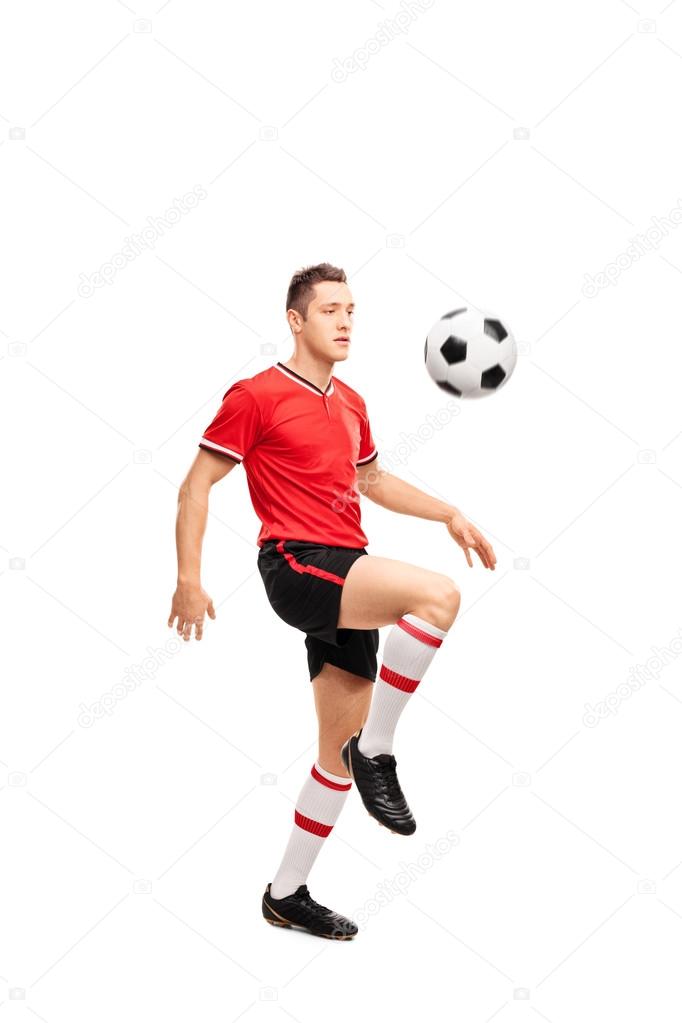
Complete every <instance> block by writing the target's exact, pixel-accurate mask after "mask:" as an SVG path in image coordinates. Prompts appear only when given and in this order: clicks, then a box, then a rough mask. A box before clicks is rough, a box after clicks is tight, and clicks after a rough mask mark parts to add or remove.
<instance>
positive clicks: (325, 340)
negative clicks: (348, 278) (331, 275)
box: [298, 281, 355, 362]
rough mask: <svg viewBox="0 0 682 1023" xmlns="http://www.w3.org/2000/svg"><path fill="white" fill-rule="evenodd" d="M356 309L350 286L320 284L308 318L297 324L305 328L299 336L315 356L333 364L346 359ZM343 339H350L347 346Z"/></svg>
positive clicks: (312, 300)
mask: <svg viewBox="0 0 682 1023" xmlns="http://www.w3.org/2000/svg"><path fill="white" fill-rule="evenodd" d="M354 307H355V304H354V302H353V296H352V294H351V290H350V288H349V287H348V285H347V284H342V283H339V282H338V281H320V283H319V284H316V285H315V296H314V298H312V299H311V300H310V304H309V306H308V313H307V318H306V319H305V320H301V319H300V318H299V320H298V322H299V325H300V326H301V327H302V332H301V334H300V335H298V336H299V337H302V339H303V340H304V341H305V343H306V345H307V346H308V347H309V348H310V350H311V352H313V353H314V354H315V355H318V356H321V357H323V358H328V359H329V360H330V361H332V362H338V361H341V360H344V359H347V358H348V350H349V347H350V336H351V333H352V331H353V309H354ZM344 338H345V339H347V340H346V342H345V343H343V341H342V339H344Z"/></svg>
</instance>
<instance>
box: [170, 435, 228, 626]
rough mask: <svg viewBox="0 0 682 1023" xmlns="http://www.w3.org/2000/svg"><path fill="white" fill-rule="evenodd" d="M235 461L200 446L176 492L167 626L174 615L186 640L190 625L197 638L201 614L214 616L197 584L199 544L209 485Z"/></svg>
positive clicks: (199, 576) (211, 605)
mask: <svg viewBox="0 0 682 1023" xmlns="http://www.w3.org/2000/svg"><path fill="white" fill-rule="evenodd" d="M236 465H238V462H235V461H233V460H232V459H231V458H228V457H227V456H226V455H218V454H213V453H212V452H210V451H206V450H204V449H203V448H200V449H199V452H198V454H197V456H196V458H195V459H194V463H193V464H192V466H191V468H190V470H189V472H188V473H187V476H186V477H185V479H184V480H183V482H182V484H181V485H180V490H179V492H178V511H177V518H176V522H175V543H176V547H177V554H178V579H177V586H176V590H175V593H174V594H173V602H172V606H171V613H170V617H169V619H168V627H169V628H172V627H173V622H174V621H175V619H176V618H177V631H178V634H180V635H182V638H183V639H184V640H189V639H190V636H191V634H192V625H194V634H195V637H196V639H201V637H202V635H203V629H204V615H205V614H206V612H208V615H209V617H210V618H215V616H216V615H215V610H214V608H213V601H212V600H211V598H210V597H209V595H208V594H207V593H206V591H205V590H204V589H203V588H202V585H201V546H202V543H203V539H204V533H205V531H206V520H207V518H208V498H209V493H210V491H211V487H212V486H213V484H214V483H217V482H218V480H221V479H222V478H223V477H224V476H226V475H227V474H228V473H229V472H231V471H232V469H234V467H235V466H236Z"/></svg>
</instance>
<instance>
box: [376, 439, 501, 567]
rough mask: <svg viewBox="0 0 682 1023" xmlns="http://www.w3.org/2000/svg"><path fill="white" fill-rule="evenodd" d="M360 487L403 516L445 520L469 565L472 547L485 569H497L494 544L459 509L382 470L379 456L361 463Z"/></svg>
mask: <svg viewBox="0 0 682 1023" xmlns="http://www.w3.org/2000/svg"><path fill="white" fill-rule="evenodd" d="M357 488H358V491H359V493H360V494H364V495H366V496H367V497H369V498H370V500H371V501H374V503H375V504H379V505H381V507H382V508H386V509H388V511H394V512H399V513H400V514H402V515H414V516H416V517H417V518H420V519H431V520H432V521H434V522H444V523H445V524H446V526H447V529H448V533H449V534H450V536H451V537H452V539H453V540H454V541H455V542H456V543H457V544H459V546H460V547H461V548H462V550H463V551H464V553H465V555H466V559H467V563H468V565H469V567H472V565H473V562H472V560H471V555H470V553H469V548H470V547H471V548H472V549H473V550H475V551H476V553H477V554H478V556H479V558H480V559H481V561H482V563H483V565H484V567H485V568H490V569H492V570H494V569H495V565H496V563H497V559H496V557H495V552H494V551H493V548H492V546H491V545H490V543H489V542H488V541H487V540H486V539H485V537H484V536H483V534H482V533H480V532H479V530H478V529H476V527H475V526H474V525H472V523H471V522H469V521H468V520H467V519H466V518H465V517H464V515H462V513H461V512H460V510H459V509H458V508H455V506H454V505H453V504H448V503H447V502H446V501H441V500H440V499H439V498H437V497H432V496H431V494H427V493H425V492H424V491H423V490H420V489H419V488H418V487H413V486H412V484H411V483H408V482H407V481H406V480H403V479H401V478H400V477H399V476H394V475H393V474H392V473H390V472H387V471H386V469H382V468H381V466H380V465H379V460H378V458H375V459H374V461H373V462H369V463H368V464H367V465H363V466H359V467H358V472H357Z"/></svg>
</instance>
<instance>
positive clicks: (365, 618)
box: [338, 554, 454, 629]
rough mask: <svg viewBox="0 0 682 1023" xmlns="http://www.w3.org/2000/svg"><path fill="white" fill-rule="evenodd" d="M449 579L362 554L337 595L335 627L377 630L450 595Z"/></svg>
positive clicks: (428, 571)
mask: <svg viewBox="0 0 682 1023" xmlns="http://www.w3.org/2000/svg"><path fill="white" fill-rule="evenodd" d="M453 587H454V583H453V581H452V579H450V578H449V577H448V576H446V575H442V574H441V573H440V572H432V571H431V570H430V569H428V568H420V567H419V566H418V565H411V564H409V563H408V562H405V561H398V560H396V559H394V558H377V557H375V556H374V555H372V554H366V555H364V556H363V557H361V558H358V559H357V561H355V562H354V563H353V564H352V565H351V567H350V568H349V570H348V573H347V575H346V580H345V583H344V585H343V591H342V594H341V607H340V610H339V621H338V625H339V628H343V629H378V628H381V627H382V626H383V625H391V624H393V623H394V622H397V620H398V619H399V618H400V616H401V615H404V614H408V613H409V612H410V611H415V610H416V609H417V608H423V607H425V606H427V605H428V604H429V602H430V601H438V599H439V595H441V594H446V593H448V592H451V591H452V589H453Z"/></svg>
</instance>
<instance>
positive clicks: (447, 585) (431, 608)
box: [414, 575, 462, 629]
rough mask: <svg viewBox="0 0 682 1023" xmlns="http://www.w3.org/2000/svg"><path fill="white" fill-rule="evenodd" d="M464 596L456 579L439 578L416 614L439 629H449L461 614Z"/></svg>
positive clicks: (415, 611)
mask: <svg viewBox="0 0 682 1023" xmlns="http://www.w3.org/2000/svg"><path fill="white" fill-rule="evenodd" d="M461 599H462V595H461V593H460V590H459V587H458V586H457V583H456V582H455V581H454V579H450V577H449V576H447V575H442V576H437V577H436V579H435V580H434V583H433V585H432V586H431V587H430V588H429V592H428V594H427V595H426V596H425V598H424V599H423V600H422V601H420V603H419V605H418V607H417V608H415V609H414V614H416V615H418V616H419V617H420V618H424V620H425V621H428V622H431V623H432V625H435V626H437V627H438V628H439V629H449V628H450V626H451V625H452V623H453V622H454V620H455V618H456V617H457V614H458V612H459V608H460V603H461Z"/></svg>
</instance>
